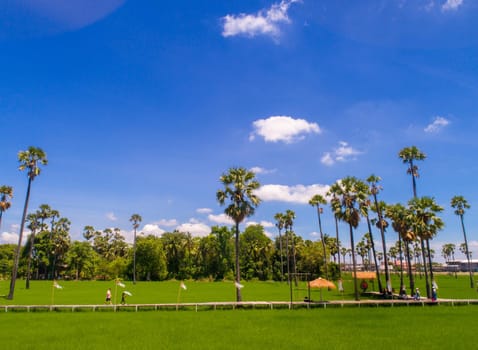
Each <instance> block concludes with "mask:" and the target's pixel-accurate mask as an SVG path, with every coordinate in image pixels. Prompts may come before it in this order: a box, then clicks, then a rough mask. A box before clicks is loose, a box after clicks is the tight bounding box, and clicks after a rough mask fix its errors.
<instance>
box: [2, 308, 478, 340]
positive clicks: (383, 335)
mask: <svg viewBox="0 0 478 350" xmlns="http://www.w3.org/2000/svg"><path fill="white" fill-rule="evenodd" d="M477 311H478V309H477V307H476V306H468V307H448V306H438V307H402V308H360V309H359V308H344V309H333V310H332V309H325V310H324V309H320V310H319V309H311V310H305V309H302V310H234V311H232V310H229V311H209V312H184V311H178V312H177V311H158V312H155V311H151V312H139V313H135V312H119V313H112V312H78V313H49V312H40V313H1V314H0V336H1V339H2V349H35V350H41V349H50V350H51V349H64V350H68V349H130V350H131V349H248V350H251V349H295V348H297V349H370V348H374V347H379V348H384V349H403V348H412V349H425V348H427V349H473V348H474V346H475V343H476V340H475V336H476V327H477V326H478V319H477V318H476V312H477Z"/></svg>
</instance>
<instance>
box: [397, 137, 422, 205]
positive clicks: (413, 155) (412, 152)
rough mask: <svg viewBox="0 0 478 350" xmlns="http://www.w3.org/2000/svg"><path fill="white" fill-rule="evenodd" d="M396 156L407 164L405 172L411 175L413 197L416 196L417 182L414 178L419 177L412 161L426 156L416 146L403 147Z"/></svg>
mask: <svg viewBox="0 0 478 350" xmlns="http://www.w3.org/2000/svg"><path fill="white" fill-rule="evenodd" d="M398 156H399V157H400V158H401V159H402V161H403V163H404V164H408V169H407V174H410V175H411V176H412V186H413V197H416V196H417V183H416V180H415V179H416V178H417V177H419V174H418V167H417V166H416V165H415V163H414V161H417V160H424V159H425V158H426V157H427V156H426V155H425V153H423V152H422V151H420V150H419V149H418V148H417V147H416V146H411V147H405V148H403V149H402V150H401V151H400V152H399V153H398Z"/></svg>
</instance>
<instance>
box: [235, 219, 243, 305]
mask: <svg viewBox="0 0 478 350" xmlns="http://www.w3.org/2000/svg"><path fill="white" fill-rule="evenodd" d="M235 250H236V256H235V263H236V282H237V285H236V301H237V302H241V301H242V295H241V288H239V284H240V283H241V270H240V267H239V223H238V222H236V237H235Z"/></svg>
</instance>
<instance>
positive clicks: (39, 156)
mask: <svg viewBox="0 0 478 350" xmlns="http://www.w3.org/2000/svg"><path fill="white" fill-rule="evenodd" d="M18 161H19V162H20V166H19V167H18V168H19V170H21V171H22V170H25V169H26V170H28V174H27V176H28V186H27V194H26V198H25V205H24V207H23V215H22V221H21V223H20V233H19V235H18V245H17V247H16V249H15V258H14V261H13V269H12V279H11V281H10V291H9V293H8V296H7V299H9V300H12V299H13V294H14V293H15V282H16V279H17V273H18V261H19V259H20V249H21V247H22V238H23V229H24V228H25V221H26V218H27V211H28V202H29V201H30V190H31V184H32V181H33V180H34V179H35V178H36V177H37V176H38V175H40V172H41V167H40V165H47V164H48V160H47V156H46V153H45V152H44V151H43V150H42V149H41V148H37V147H33V146H30V147H29V148H28V149H27V150H26V151H20V152H18Z"/></svg>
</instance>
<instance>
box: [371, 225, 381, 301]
mask: <svg viewBox="0 0 478 350" xmlns="http://www.w3.org/2000/svg"><path fill="white" fill-rule="evenodd" d="M367 225H368V232H369V234H370V245H371V246H372V254H373V262H374V264H375V273H376V274H377V281H378V290H379V292H382V281H381V279H380V269H379V266H378V264H377V253H376V252H375V242H374V241H373V235H372V225H370V218H369V217H368V215H367Z"/></svg>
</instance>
